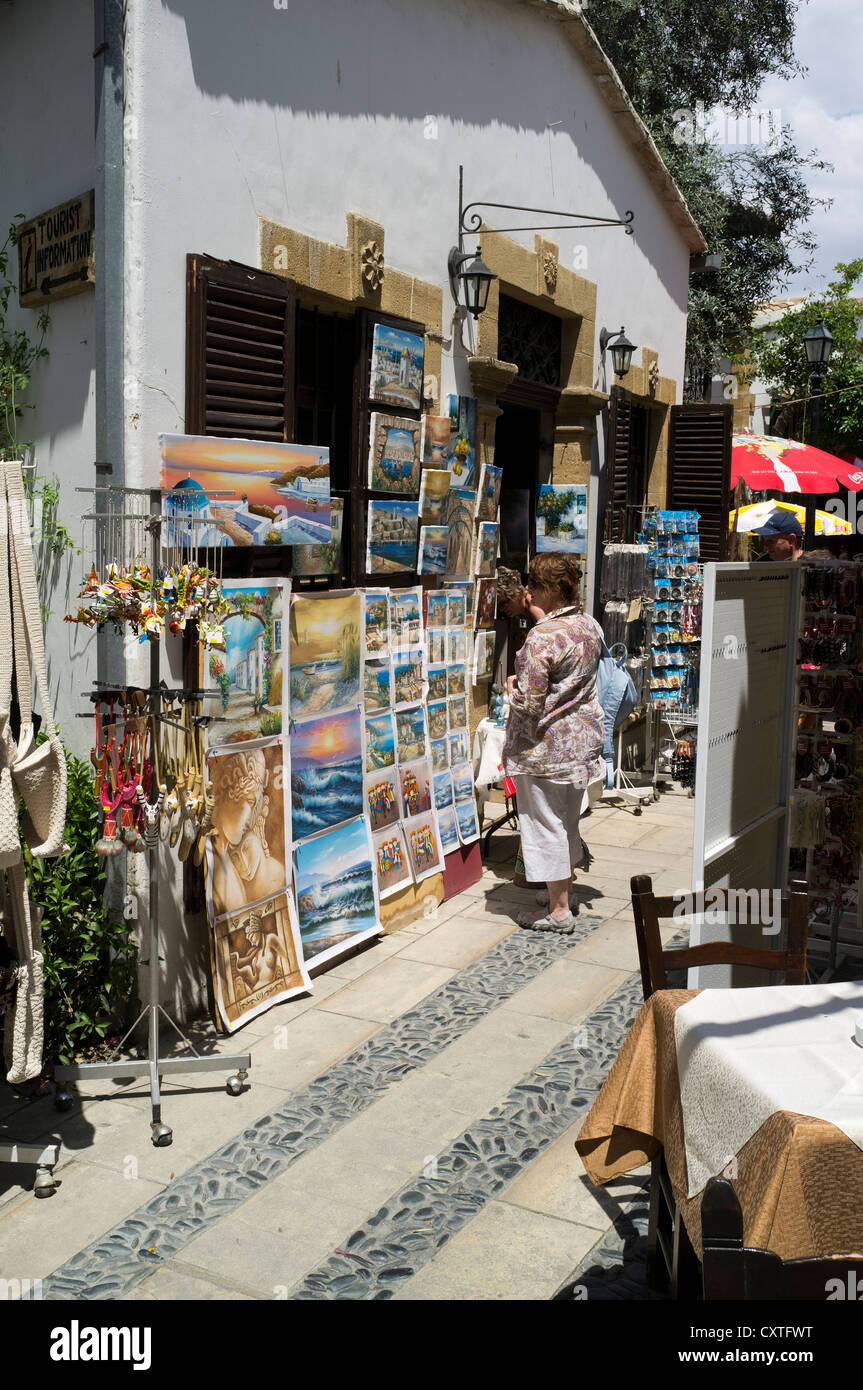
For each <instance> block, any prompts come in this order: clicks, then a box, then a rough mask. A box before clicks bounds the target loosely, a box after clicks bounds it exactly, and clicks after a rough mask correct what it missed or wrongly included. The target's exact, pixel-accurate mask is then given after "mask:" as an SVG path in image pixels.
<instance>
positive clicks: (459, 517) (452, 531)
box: [446, 487, 476, 579]
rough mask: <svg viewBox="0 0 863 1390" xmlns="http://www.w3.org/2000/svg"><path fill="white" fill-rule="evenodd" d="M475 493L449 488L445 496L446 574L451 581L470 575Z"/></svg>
mask: <svg viewBox="0 0 863 1390" xmlns="http://www.w3.org/2000/svg"><path fill="white" fill-rule="evenodd" d="M475 503H476V493H475V492H473V491H472V490H471V489H470V488H469V487H451V488H450V490H449V493H448V495H447V508H446V524H447V528H448V530H449V536H448V538H447V551H446V573H447V574H448V575H449V576H451V577H452V578H453V579H458V578H467V577H468V576H469V575H470V572H471V571H470V562H471V548H472V546H473V513H474V506H475Z"/></svg>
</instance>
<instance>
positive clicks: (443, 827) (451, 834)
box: [437, 806, 459, 854]
mask: <svg viewBox="0 0 863 1390" xmlns="http://www.w3.org/2000/svg"><path fill="white" fill-rule="evenodd" d="M437 823H438V830H439V831H440V843H441V849H442V850H443V852H444V854H451V853H452V851H453V850H454V849H458V847H459V839H458V828H457V826H456V820H455V811H454V810H453V808H452V807H451V806H445V807H444V809H443V810H442V811H438V816H437Z"/></svg>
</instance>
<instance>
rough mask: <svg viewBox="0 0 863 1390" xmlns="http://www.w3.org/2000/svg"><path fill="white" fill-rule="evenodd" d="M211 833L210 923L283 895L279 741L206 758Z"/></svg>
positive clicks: (284, 841)
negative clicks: (209, 793)
mask: <svg viewBox="0 0 863 1390" xmlns="http://www.w3.org/2000/svg"><path fill="white" fill-rule="evenodd" d="M207 766H208V770H209V775H210V783H211V786H212V796H213V810H212V820H213V834H212V835H211V836H210V837H209V838H208V840H207V870H208V874H207V879H208V883H207V888H208V899H209V904H210V908H211V911H210V919H211V920H213V919H215V918H216V917H222V916H224V915H225V914H226V913H230V912H237V911H238V910H239V909H240V908H243V907H247V906H251V905H252V904H253V903H259V902H262V901H263V900H264V899H265V898H272V897H274V896H275V895H276V894H278V893H281V892H282V891H283V890H284V889H285V888H286V886H287V884H288V882H289V879H290V870H289V866H288V861H287V858H286V844H287V838H288V837H287V835H286V817H285V799H286V798H285V779H284V750H283V747H282V740H281V739H280V738H277V739H273V741H272V742H271V743H269V744H266V745H261V744H258V745H256V746H255V747H253V748H243V747H239V748H236V749H235V748H226V749H223V750H222V751H221V752H213V753H210V754H209V755H208V758H207Z"/></svg>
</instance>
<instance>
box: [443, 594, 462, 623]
mask: <svg viewBox="0 0 863 1390" xmlns="http://www.w3.org/2000/svg"><path fill="white" fill-rule="evenodd" d="M464 617H465V596H464V594H452V593H448V594H447V596H446V623H447V627H464Z"/></svg>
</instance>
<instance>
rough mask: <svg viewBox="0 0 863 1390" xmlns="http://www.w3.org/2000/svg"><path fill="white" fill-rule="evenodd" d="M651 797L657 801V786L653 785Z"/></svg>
mask: <svg viewBox="0 0 863 1390" xmlns="http://www.w3.org/2000/svg"><path fill="white" fill-rule="evenodd" d="M653 799H654V801H658V800H659V788H658V787H654V788H653Z"/></svg>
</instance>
